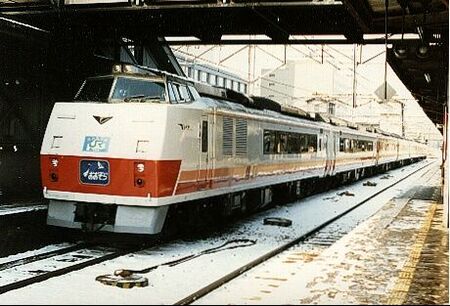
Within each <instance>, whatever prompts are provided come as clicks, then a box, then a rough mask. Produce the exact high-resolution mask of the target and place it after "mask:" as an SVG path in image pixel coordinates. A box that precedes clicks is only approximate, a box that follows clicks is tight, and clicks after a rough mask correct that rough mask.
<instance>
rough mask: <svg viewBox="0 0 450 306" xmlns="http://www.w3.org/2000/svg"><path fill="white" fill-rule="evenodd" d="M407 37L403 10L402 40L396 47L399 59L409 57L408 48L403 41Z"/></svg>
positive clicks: (403, 11) (395, 51)
mask: <svg viewBox="0 0 450 306" xmlns="http://www.w3.org/2000/svg"><path fill="white" fill-rule="evenodd" d="M404 36H405V9H402V40H401V42H400V43H398V44H396V45H394V47H393V48H394V54H395V56H396V57H397V58H398V59H405V58H406V57H407V56H408V48H407V47H406V44H405V42H404V40H403V37H404Z"/></svg>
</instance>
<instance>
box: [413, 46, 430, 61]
mask: <svg viewBox="0 0 450 306" xmlns="http://www.w3.org/2000/svg"><path fill="white" fill-rule="evenodd" d="M416 55H417V57H418V58H421V59H425V58H428V57H429V56H430V46H429V45H428V44H427V43H420V44H419V45H418V46H417V51H416Z"/></svg>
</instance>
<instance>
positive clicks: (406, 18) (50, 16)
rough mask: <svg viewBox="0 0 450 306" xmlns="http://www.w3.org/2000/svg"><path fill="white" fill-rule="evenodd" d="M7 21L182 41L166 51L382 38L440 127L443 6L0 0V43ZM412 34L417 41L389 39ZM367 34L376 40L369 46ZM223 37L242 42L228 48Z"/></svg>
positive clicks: (434, 0)
mask: <svg viewBox="0 0 450 306" xmlns="http://www.w3.org/2000/svg"><path fill="white" fill-rule="evenodd" d="M8 20H14V21H17V22H20V23H24V24H28V25H31V26H32V27H35V28H36V29H39V30H40V31H42V32H41V33H36V35H42V34H43V33H45V32H48V33H50V34H51V33H54V32H60V31H67V30H68V29H70V31H79V32H82V33H83V35H88V36H89V35H90V36H95V35H115V36H119V37H127V38H130V39H132V40H133V41H146V40H151V39H153V38H154V37H171V36H174V37H186V39H184V40H181V41H177V42H172V44H197V45H198V44H248V43H252V44H353V43H358V44H383V43H385V39H384V37H386V38H387V39H386V40H387V41H388V42H389V44H390V45H392V47H391V48H390V49H389V50H388V56H387V59H388V62H389V64H390V65H391V66H392V67H393V69H394V71H395V72H396V73H397V75H398V76H399V77H400V79H401V80H402V81H403V82H404V84H405V85H406V87H407V88H408V89H410V90H411V92H412V94H413V95H414V96H415V97H416V98H417V99H418V101H419V103H421V104H422V107H423V108H424V110H425V112H426V113H427V114H428V115H429V116H430V119H431V120H433V121H434V122H435V123H442V121H443V112H442V108H443V105H444V104H445V103H446V100H447V91H448V90H447V84H448V20H449V19H448V0H339V1H338V0H302V1H297V0H284V1H270V0H259V1H248V0H190V1H189V0H0V35H10V34H8V33H10V32H11V31H5V30H3V31H2V24H5V23H7V22H8ZM15 27H20V25H15ZM32 30H33V29H27V31H32ZM105 30H107V31H105ZM5 32H8V33H7V34H5ZM36 32H38V31H37V30H36ZM411 33H413V34H416V37H418V38H417V39H415V40H407V39H405V40H403V35H401V37H402V38H401V39H399V38H398V36H399V35H397V38H396V39H395V40H394V39H392V35H394V34H411ZM366 34H379V35H380V36H379V37H378V38H376V39H368V38H367V35H366ZM417 34H418V35H417ZM225 35H249V36H248V38H243V39H238V40H231V39H225V38H224V37H225ZM250 35H265V36H266V37H267V39H258V40H252V39H251V36H250ZM302 35H305V36H306V35H314V37H315V38H314V39H306V38H303V36H302ZM321 35H342V37H343V38H342V39H325V38H321ZM298 36H300V38H299V37H298ZM192 37H193V38H194V39H192ZM322 37H323V36H322ZM424 46H425V47H424ZM399 51H400V52H399Z"/></svg>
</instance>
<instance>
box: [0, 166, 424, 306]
mask: <svg viewBox="0 0 450 306" xmlns="http://www.w3.org/2000/svg"><path fill="white" fill-rule="evenodd" d="M428 163H430V161H422V162H419V163H416V164H413V165H410V166H407V167H404V168H401V169H396V170H393V171H390V172H389V174H390V175H391V176H390V177H389V178H387V179H382V178H381V177H383V176H384V175H380V176H377V177H372V178H370V179H364V180H362V181H359V182H356V183H355V184H353V185H350V186H343V187H341V188H339V189H337V190H333V191H330V192H327V193H322V194H319V195H315V196H312V197H309V198H306V199H303V200H301V201H298V202H296V203H292V204H289V205H284V206H282V207H275V208H273V209H270V210H268V211H265V212H261V213H258V214H255V215H253V216H251V217H250V218H248V219H246V220H243V221H241V222H238V223H235V224H234V225H231V226H230V228H229V230H227V231H226V232H224V233H221V234H216V235H215V236H214V235H211V237H210V238H208V239H202V240H195V241H182V240H178V241H174V242H171V243H168V244H165V245H160V246H157V247H154V248H151V249H148V250H145V251H141V252H138V253H135V254H129V255H126V256H122V257H119V258H117V259H114V260H111V261H108V262H104V263H101V264H98V265H95V266H91V267H88V268H85V269H83V270H80V271H76V272H72V273H70V274H67V275H63V276H60V277H57V278H52V279H49V280H47V281H45V282H42V283H38V284H34V285H31V286H28V287H25V288H22V289H19V290H15V291H10V292H7V293H5V294H3V295H1V299H0V304H29V303H30V301H33V304H173V303H175V302H177V301H178V300H180V299H182V298H184V297H186V296H187V295H189V294H191V293H193V292H194V291H197V290H199V289H200V288H202V287H204V286H205V285H207V284H209V283H210V282H212V281H215V280H216V279H218V278H220V277H222V276H224V275H225V274H228V273H230V272H231V271H233V270H235V269H237V268H239V267H241V266H242V265H243V264H244V263H246V262H249V261H252V260H254V259H255V258H257V257H259V256H261V255H263V254H265V253H267V252H269V251H270V250H272V249H274V248H276V247H277V246H280V245H282V244H285V243H286V242H288V241H290V240H291V239H293V238H295V237H298V236H300V235H302V234H304V233H307V232H308V231H310V230H312V229H313V228H314V227H316V226H317V225H320V224H322V223H323V222H324V221H326V220H329V219H331V218H332V217H333V216H335V215H337V214H339V213H341V212H343V211H345V210H347V209H348V208H350V207H353V206H354V205H356V204H357V203H359V202H360V201H361V200H364V199H366V198H368V197H369V196H370V195H371V194H374V193H376V192H377V190H381V189H383V188H384V187H386V186H388V185H390V184H392V183H393V182H395V181H397V180H399V179H400V178H402V177H404V176H406V175H407V174H409V173H411V172H413V171H415V170H417V169H419V168H420V167H423V166H425V165H426V164H428ZM424 171H426V170H425V169H424V170H422V171H419V173H423V172H424ZM418 176H419V174H414V175H413V176H412V177H411V178H409V179H408V180H406V181H405V182H402V183H400V184H399V185H397V186H396V188H393V189H392V190H389V191H387V192H385V193H383V196H382V197H381V198H382V199H381V200H380V197H377V200H378V202H379V203H378V205H382V204H384V203H386V201H388V200H389V199H390V198H392V197H395V196H396V195H400V194H401V193H402V192H404V191H405V190H407V188H408V182H409V183H411V182H412V181H413V180H414V179H417V177H418ZM368 180H370V181H371V182H376V183H377V186H376V187H372V186H363V185H362V184H363V182H366V181H368ZM345 191H349V192H351V193H353V194H354V196H345V195H344V196H337V194H339V193H342V192H345ZM379 207H381V206H378V207H375V208H374V212H375V211H376V210H377V209H378V208H379ZM266 217H284V218H289V219H291V220H292V221H293V224H292V226H291V227H288V228H282V227H277V226H267V225H266V226H265V225H263V224H262V221H263V219H264V218H266ZM243 238H248V239H256V240H257V243H256V244H255V245H253V246H250V247H245V248H237V249H233V250H225V251H222V252H219V253H215V254H210V255H204V256H201V257H197V258H195V259H192V260H190V261H187V262H185V263H183V264H179V265H177V266H174V267H169V266H162V267H160V268H158V269H156V270H153V271H152V272H150V273H148V274H145V275H144V276H145V277H147V278H148V280H149V286H148V287H144V288H132V289H122V288H117V287H112V286H106V285H104V284H101V283H99V282H96V281H95V277H96V276H98V275H103V274H109V273H113V272H114V271H115V270H117V269H143V268H146V267H151V266H154V265H157V264H162V263H166V262H169V261H172V260H175V259H178V258H182V257H185V256H187V255H190V254H195V253H197V252H200V251H202V250H205V249H208V248H211V247H216V246H218V245H221V244H222V243H224V242H226V241H227V240H230V239H243Z"/></svg>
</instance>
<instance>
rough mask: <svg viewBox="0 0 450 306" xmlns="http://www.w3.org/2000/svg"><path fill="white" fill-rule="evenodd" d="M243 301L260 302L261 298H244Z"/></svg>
mask: <svg viewBox="0 0 450 306" xmlns="http://www.w3.org/2000/svg"><path fill="white" fill-rule="evenodd" d="M244 300H249V301H261V297H260V296H254V297H251V298H244Z"/></svg>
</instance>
